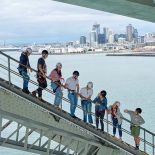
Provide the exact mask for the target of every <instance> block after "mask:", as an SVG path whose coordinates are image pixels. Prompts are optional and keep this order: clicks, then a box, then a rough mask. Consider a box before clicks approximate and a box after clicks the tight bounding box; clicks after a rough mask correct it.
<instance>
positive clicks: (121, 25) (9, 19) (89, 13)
mask: <svg viewBox="0 0 155 155" xmlns="http://www.w3.org/2000/svg"><path fill="white" fill-rule="evenodd" d="M0 21H1V22H0V39H4V38H5V39H6V38H8V39H10V38H13V37H15V39H17V38H18V37H19V38H25V39H26V38H27V39H29V38H34V39H35V38H39V37H42V38H46V37H47V38H50V36H51V38H52V37H54V38H56V37H58V36H62V35H65V36H66V37H67V35H70V36H79V35H80V34H88V32H89V31H90V29H91V25H92V24H93V23H94V22H98V23H101V24H102V26H108V27H111V28H112V29H114V31H115V32H116V31H119V32H124V31H125V26H126V25H127V24H128V23H134V25H135V26H137V27H138V28H139V29H140V30H141V32H142V31H144V30H143V28H141V27H142V25H144V26H145V27H146V28H148V29H150V30H152V29H153V27H155V24H153V23H149V22H144V21H140V20H136V19H132V18H127V17H124V16H120V15H114V14H110V13H104V12H101V11H96V10H92V9H87V8H82V7H78V6H72V5H68V4H63V3H59V2H55V1H51V0H1V9H0ZM60 40H61V39H60Z"/></svg>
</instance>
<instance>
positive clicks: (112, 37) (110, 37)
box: [108, 30, 114, 44]
mask: <svg viewBox="0 0 155 155" xmlns="http://www.w3.org/2000/svg"><path fill="white" fill-rule="evenodd" d="M108 43H110V44H112V43H114V34H113V31H112V30H109V33H108Z"/></svg>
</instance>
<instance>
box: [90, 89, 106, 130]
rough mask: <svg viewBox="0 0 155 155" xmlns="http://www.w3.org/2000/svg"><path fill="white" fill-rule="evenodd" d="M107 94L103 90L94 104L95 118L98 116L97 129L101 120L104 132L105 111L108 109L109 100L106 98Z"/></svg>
mask: <svg viewBox="0 0 155 155" xmlns="http://www.w3.org/2000/svg"><path fill="white" fill-rule="evenodd" d="M106 95H107V92H106V91H105V90H102V91H101V92H100V93H99V94H98V96H97V97H96V98H95V99H94V100H93V103H95V116H96V128H97V129H98V126H99V119H100V124H101V130H102V131H103V132H104V123H103V119H104V115H105V110H106V109H107V98H106Z"/></svg>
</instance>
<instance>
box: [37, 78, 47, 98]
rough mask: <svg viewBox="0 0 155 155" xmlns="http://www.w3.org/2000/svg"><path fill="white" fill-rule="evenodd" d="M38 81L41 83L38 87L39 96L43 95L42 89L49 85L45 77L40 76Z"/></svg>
mask: <svg viewBox="0 0 155 155" xmlns="http://www.w3.org/2000/svg"><path fill="white" fill-rule="evenodd" d="M37 81H38V84H39V87H38V89H37V92H38V97H42V91H43V89H45V88H46V87H47V81H46V79H45V78H43V77H38V79H37Z"/></svg>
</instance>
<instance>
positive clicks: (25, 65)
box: [18, 48, 32, 94]
mask: <svg viewBox="0 0 155 155" xmlns="http://www.w3.org/2000/svg"><path fill="white" fill-rule="evenodd" d="M31 53H32V49H31V48H26V50H25V51H24V52H22V53H21V56H20V61H19V66H18V71H19V74H20V75H21V76H22V77H23V89H22V91H23V92H24V93H27V94H29V93H30V91H29V89H28V84H29V80H30V77H29V75H28V70H30V71H31V72H32V69H31V66H30V63H29V56H30V54H31Z"/></svg>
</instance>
